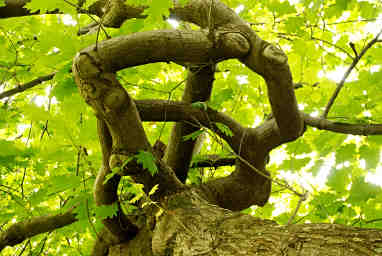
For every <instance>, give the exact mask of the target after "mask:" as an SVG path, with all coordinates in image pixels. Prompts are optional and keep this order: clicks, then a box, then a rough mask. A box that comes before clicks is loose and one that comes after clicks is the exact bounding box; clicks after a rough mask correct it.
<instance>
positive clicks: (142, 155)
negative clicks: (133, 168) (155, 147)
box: [135, 150, 158, 175]
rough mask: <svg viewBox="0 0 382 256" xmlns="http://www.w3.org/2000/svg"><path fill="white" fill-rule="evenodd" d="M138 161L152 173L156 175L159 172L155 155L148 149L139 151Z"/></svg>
mask: <svg viewBox="0 0 382 256" xmlns="http://www.w3.org/2000/svg"><path fill="white" fill-rule="evenodd" d="M135 158H136V159H137V162H138V163H140V164H142V166H143V168H144V169H147V170H148V171H149V172H150V173H151V175H154V174H156V173H157V172H158V167H157V165H156V164H155V156H154V155H153V154H152V153H151V152H148V151H142V150H141V151H139V153H138V154H137V155H136V156H135Z"/></svg>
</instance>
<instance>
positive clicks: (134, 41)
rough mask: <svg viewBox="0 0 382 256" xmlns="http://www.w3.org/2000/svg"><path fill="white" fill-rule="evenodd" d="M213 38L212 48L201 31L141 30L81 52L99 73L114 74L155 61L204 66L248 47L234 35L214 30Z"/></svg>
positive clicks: (244, 51)
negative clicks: (87, 56)
mask: <svg viewBox="0 0 382 256" xmlns="http://www.w3.org/2000/svg"><path fill="white" fill-rule="evenodd" d="M216 38H218V43H217V44H216V45H214V44H213V43H212V42H211V41H210V40H209V38H208V32H207V31H203V30H202V31H192V30H191V31H182V30H157V31H145V32H138V33H134V34H131V35H126V36H120V37H114V38H111V39H109V40H105V41H102V42H99V43H98V44H97V46H96V45H93V46H90V47H88V48H86V49H84V50H82V51H81V53H83V54H85V53H86V54H87V55H89V56H91V57H92V58H94V59H96V58H97V59H98V61H99V63H98V64H99V65H102V70H103V71H108V72H116V71H118V70H121V69H124V68H128V67H134V66H139V65H144V64H148V63H155V62H170V61H173V62H176V63H184V64H191V63H192V64H206V63H211V62H217V61H218V60H224V59H229V58H240V57H243V56H245V55H246V54H247V53H248V50H249V48H250V47H249V44H248V42H247V40H246V39H245V38H244V37H243V36H242V35H240V34H237V33H226V32H224V31H216ZM121 56H123V57H121ZM98 64H97V65H98ZM97 72H98V70H97Z"/></svg>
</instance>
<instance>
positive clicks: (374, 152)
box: [359, 145, 380, 169]
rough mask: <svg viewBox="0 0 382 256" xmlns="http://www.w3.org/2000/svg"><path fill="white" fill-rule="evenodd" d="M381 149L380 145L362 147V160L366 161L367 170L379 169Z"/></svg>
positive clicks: (360, 152)
mask: <svg viewBox="0 0 382 256" xmlns="http://www.w3.org/2000/svg"><path fill="white" fill-rule="evenodd" d="M379 147H380V146H379V145H378V146H377V145H373V146H372V145H369V146H367V145H362V146H361V147H360V148H359V154H360V158H363V159H365V161H366V169H375V168H376V167H377V165H378V163H379V157H380V150H379Z"/></svg>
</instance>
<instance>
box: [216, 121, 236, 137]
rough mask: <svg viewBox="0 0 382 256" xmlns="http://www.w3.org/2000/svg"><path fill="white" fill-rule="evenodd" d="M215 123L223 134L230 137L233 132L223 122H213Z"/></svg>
mask: <svg viewBox="0 0 382 256" xmlns="http://www.w3.org/2000/svg"><path fill="white" fill-rule="evenodd" d="M215 125H216V127H217V128H218V129H219V130H220V131H221V132H222V133H223V134H224V135H226V136H228V137H232V135H233V133H232V131H231V129H230V128H229V127H228V126H227V125H225V124H223V123H215Z"/></svg>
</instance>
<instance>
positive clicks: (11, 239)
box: [0, 210, 77, 252]
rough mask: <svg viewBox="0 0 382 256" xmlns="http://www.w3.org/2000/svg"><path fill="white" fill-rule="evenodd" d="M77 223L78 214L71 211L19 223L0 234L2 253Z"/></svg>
mask: <svg viewBox="0 0 382 256" xmlns="http://www.w3.org/2000/svg"><path fill="white" fill-rule="evenodd" d="M76 221H77V219H76V214H74V213H73V212H72V210H69V211H67V212H66V213H60V214H56V215H51V216H41V217H34V218H32V219H29V220H26V221H22V222H17V223H15V224H13V225H11V226H10V227H9V228H8V229H7V230H6V231H4V232H2V233H1V234H0V252H1V251H2V250H3V249H4V248H5V247H6V246H14V245H16V244H19V243H21V242H23V241H24V240H25V239H27V238H30V237H33V236H35V235H38V234H41V233H46V232H50V231H53V230H55V229H58V228H61V227H65V226H68V225H70V224H72V223H74V222H76Z"/></svg>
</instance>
